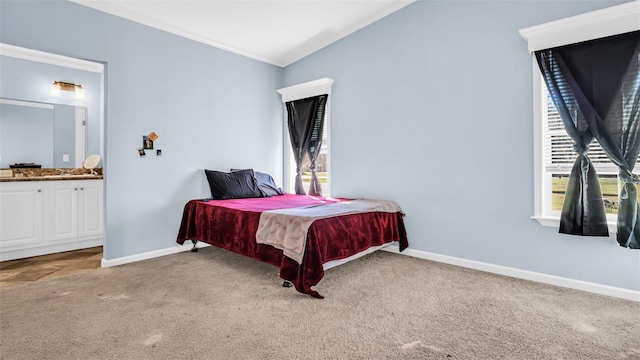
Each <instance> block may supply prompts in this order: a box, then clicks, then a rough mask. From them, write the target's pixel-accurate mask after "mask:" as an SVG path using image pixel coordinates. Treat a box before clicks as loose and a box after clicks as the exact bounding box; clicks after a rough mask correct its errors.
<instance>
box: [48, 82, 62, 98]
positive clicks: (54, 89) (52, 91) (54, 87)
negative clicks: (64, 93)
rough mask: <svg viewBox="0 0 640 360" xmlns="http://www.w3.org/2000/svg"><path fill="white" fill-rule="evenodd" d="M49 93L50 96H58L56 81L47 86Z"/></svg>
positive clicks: (58, 88)
mask: <svg viewBox="0 0 640 360" xmlns="http://www.w3.org/2000/svg"><path fill="white" fill-rule="evenodd" d="M49 93H50V94H51V96H60V85H58V83H57V82H54V83H53V84H51V86H49Z"/></svg>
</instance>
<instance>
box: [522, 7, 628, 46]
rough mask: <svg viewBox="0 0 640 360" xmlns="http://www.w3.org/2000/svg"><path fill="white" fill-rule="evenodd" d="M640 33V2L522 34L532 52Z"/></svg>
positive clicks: (553, 22) (548, 24)
mask: <svg viewBox="0 0 640 360" xmlns="http://www.w3.org/2000/svg"><path fill="white" fill-rule="evenodd" d="M636 30H640V1H638V0H636V1H631V2H629V3H625V4H621V5H617V6H612V7H609V8H606V9H602V10H596V11H592V12H588V13H585V14H582V15H576V16H572V17H568V18H565V19H561V20H556V21H552V22H548V23H545V24H540V25H536V26H532V27H528V28H525V29H521V30H520V35H521V36H522V37H523V38H524V39H525V40H527V42H528V48H529V52H534V51H536V50H543V49H549V48H554V47H558V46H562V45H568V44H575V43H578V42H582V41H588V40H593V39H599V38H603V37H607V36H612V35H617V34H623V33H627V32H631V31H636Z"/></svg>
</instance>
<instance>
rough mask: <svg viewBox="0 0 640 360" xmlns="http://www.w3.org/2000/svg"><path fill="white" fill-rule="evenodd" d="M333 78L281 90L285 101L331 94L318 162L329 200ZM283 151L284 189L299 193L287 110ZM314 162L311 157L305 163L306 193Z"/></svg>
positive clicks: (320, 176) (284, 119)
mask: <svg viewBox="0 0 640 360" xmlns="http://www.w3.org/2000/svg"><path fill="white" fill-rule="evenodd" d="M332 85H333V79H329V78H322V79H318V80H314V81H309V82H306V83H302V84H298V85H293V86H289V87H286V88H282V89H278V93H280V95H281V96H282V102H283V103H286V102H288V101H293V100H299V99H305V98H309V97H313V96H318V95H322V94H328V95H329V97H328V99H327V104H326V107H325V118H324V128H323V131H322V145H321V148H320V155H319V156H318V159H317V161H316V173H317V176H318V178H319V180H320V183H321V186H322V195H323V196H325V197H329V196H330V194H331V161H330V160H331V158H330V155H331V136H330V134H331V87H332ZM283 124H284V126H283V131H284V133H283V138H284V142H283V148H284V183H283V189H284V190H285V191H286V192H289V193H295V190H294V186H295V177H296V162H295V159H294V156H293V150H292V149H291V142H290V140H289V129H288V125H287V110H286V109H284V116H283ZM309 165H310V161H309V158H308V156H307V155H305V158H304V160H303V162H302V183H303V186H304V189H305V191H308V190H309V183H310V181H311V171H310V169H309Z"/></svg>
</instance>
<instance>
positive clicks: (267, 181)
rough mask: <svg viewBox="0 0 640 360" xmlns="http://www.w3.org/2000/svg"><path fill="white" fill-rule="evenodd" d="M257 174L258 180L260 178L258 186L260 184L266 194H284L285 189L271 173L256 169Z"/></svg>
mask: <svg viewBox="0 0 640 360" xmlns="http://www.w3.org/2000/svg"><path fill="white" fill-rule="evenodd" d="M255 174H256V180H258V186H260V190H262V192H263V193H264V194H265V195H266V196H278V195H284V191H282V189H281V188H279V187H278V185H276V182H275V181H274V180H273V178H272V177H271V175H269V174H267V173H262V172H259V171H256V172H255Z"/></svg>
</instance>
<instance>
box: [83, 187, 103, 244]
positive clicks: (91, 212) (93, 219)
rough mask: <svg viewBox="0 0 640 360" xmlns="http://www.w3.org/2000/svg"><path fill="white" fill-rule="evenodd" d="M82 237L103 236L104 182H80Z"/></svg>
mask: <svg viewBox="0 0 640 360" xmlns="http://www.w3.org/2000/svg"><path fill="white" fill-rule="evenodd" d="M78 183H79V193H78V194H79V198H78V199H79V202H78V203H79V209H78V214H79V219H78V223H79V226H80V232H79V233H78V236H80V237H94V236H102V234H103V232H104V231H103V227H104V215H103V207H104V206H103V204H104V201H103V197H102V180H83V181H79V182H78Z"/></svg>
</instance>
